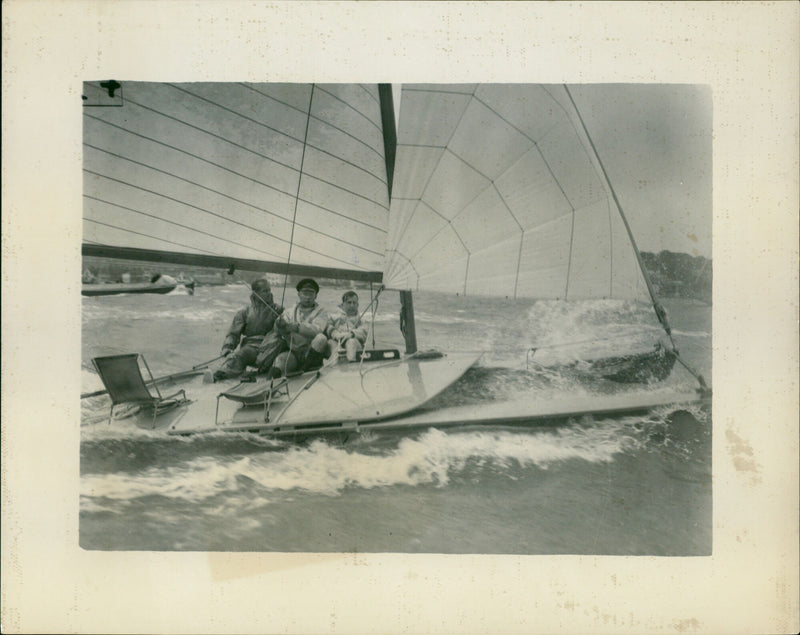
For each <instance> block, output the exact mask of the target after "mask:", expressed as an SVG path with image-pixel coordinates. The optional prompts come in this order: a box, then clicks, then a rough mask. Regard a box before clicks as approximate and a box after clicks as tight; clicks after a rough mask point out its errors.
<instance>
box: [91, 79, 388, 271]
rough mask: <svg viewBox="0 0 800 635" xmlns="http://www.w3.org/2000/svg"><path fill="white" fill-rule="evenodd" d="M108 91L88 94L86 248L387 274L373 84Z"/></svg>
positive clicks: (131, 85)
mask: <svg viewBox="0 0 800 635" xmlns="http://www.w3.org/2000/svg"><path fill="white" fill-rule="evenodd" d="M109 85H110V83H109V82H103V83H101V82H87V83H86V84H85V85H84V108H83V121H84V244H88V245H105V246H111V247H121V248H134V249H144V250H155V251H166V252H170V253H179V254H204V255H211V256H224V257H228V258H240V259H248V260H258V261H271V262H276V263H289V262H291V263H293V264H300V265H311V266H320V267H327V268H336V269H343V270H346V271H373V272H379V271H380V270H381V269H382V266H383V258H384V252H385V240H386V231H387V222H388V209H389V195H388V186H387V170H386V163H385V153H384V139H383V126H382V120H381V108H380V100H379V90H378V86H377V85H360V84H334V85H311V84H235V83H191V84H165V83H147V82H127V81H121V82H113V84H111V86H110V88H109ZM112 93H113V94H112Z"/></svg>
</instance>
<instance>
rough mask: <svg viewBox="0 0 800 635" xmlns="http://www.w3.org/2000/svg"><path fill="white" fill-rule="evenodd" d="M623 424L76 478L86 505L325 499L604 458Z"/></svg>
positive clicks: (473, 434)
mask: <svg viewBox="0 0 800 635" xmlns="http://www.w3.org/2000/svg"><path fill="white" fill-rule="evenodd" d="M631 430H634V429H633V428H631V427H630V425H629V423H626V422H624V421H623V422H621V421H604V422H602V424H598V423H595V422H593V421H591V420H590V419H587V420H586V421H584V422H582V423H579V424H574V425H570V426H566V427H558V428H545V429H537V430H525V431H517V430H510V429H499V430H488V429H483V430H461V431H447V432H445V431H442V430H438V429H430V430H427V431H425V432H423V433H420V434H418V435H417V436H415V437H406V438H402V439H400V440H399V442H397V443H396V445H392V446H391V447H386V445H385V443H383V442H382V441H381V439H380V437H378V435H365V436H362V437H361V438H360V440H359V441H356V443H355V444H354V445H348V446H340V445H332V444H329V443H328V442H326V441H324V440H316V441H314V442H312V443H311V444H309V445H307V446H302V447H299V446H289V445H284V446H282V448H283V449H282V451H275V448H276V447H277V446H273V448H272V449H269V450H267V451H259V452H256V453H252V454H249V455H247V456H242V455H241V454H236V455H235V456H220V455H214V456H202V457H196V456H195V457H194V458H190V459H188V460H185V461H182V462H180V463H178V464H175V465H170V466H168V467H160V466H152V467H149V468H147V469H143V470H136V471H131V472H122V471H117V472H114V473H107V474H103V473H95V474H86V475H84V476H82V478H81V496H82V497H83V498H84V502H83V503H82V506H83V509H84V510H92V509H94V508H96V507H97V506H103V505H104V503H103V502H102V501H103V500H115V501H123V502H124V501H133V500H135V499H139V498H142V497H149V496H160V497H165V498H169V499H180V500H184V501H189V502H198V501H203V500H207V499H210V498H213V497H216V496H218V495H225V496H228V495H232V494H241V493H242V490H243V489H245V490H248V491H252V490H258V492H259V493H260V494H262V498H263V500H264V502H268V501H269V500H270V496H271V495H276V494H277V493H280V492H283V493H286V492H291V491H294V490H298V491H299V490H302V491H306V492H313V493H317V494H322V495H328V496H335V495H338V494H339V493H341V492H342V491H344V490H345V489H348V488H362V489H373V488H383V487H390V486H411V487H417V486H426V485H427V486H433V487H444V486H446V485H448V484H449V483H450V482H451V480H452V479H458V478H474V477H475V475H474V473H475V472H476V471H478V472H480V471H483V470H491V471H492V472H493V473H496V472H498V471H499V472H501V473H504V474H506V475H507V477H508V478H510V479H515V478H517V477H518V475H519V470H527V469H539V470H546V469H548V468H549V467H550V466H552V465H554V464H556V463H561V462H564V461H572V460H578V461H587V462H591V463H598V462H610V461H613V460H614V458H615V457H616V456H617V455H619V454H621V453H624V452H627V451H631V450H633V449H635V448H636V447H638V446H639V444H640V441H639V440H637V438H636V436H635V435H632V434H630V431H631ZM128 450H129V451H130V448H128ZM220 450H221V451H224V450H225V446H224V445H223V446H222V447H221V448H218V451H220Z"/></svg>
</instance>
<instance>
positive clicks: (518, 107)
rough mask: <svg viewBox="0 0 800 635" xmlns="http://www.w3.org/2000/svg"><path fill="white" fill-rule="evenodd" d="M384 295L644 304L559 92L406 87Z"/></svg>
mask: <svg viewBox="0 0 800 635" xmlns="http://www.w3.org/2000/svg"><path fill="white" fill-rule="evenodd" d="M384 284H385V285H386V286H387V287H390V288H400V289H414V290H416V289H430V290H442V291H448V292H457V293H462V294H486V295H493V296H508V297H531V298H551V299H567V300H572V299H584V298H620V299H641V300H643V301H649V298H648V295H647V287H646V283H645V280H644V278H643V275H642V271H641V267H640V265H639V263H638V261H637V257H636V253H635V250H634V247H633V244H632V242H631V239H630V238H629V236H628V234H627V231H626V228H625V225H624V222H623V219H622V216H621V212H620V210H619V209H618V208H617V207H616V206H615V204H614V201H613V199H612V197H611V194H610V189H609V187H608V185H607V183H606V181H605V179H604V177H603V173H602V171H601V169H600V166H599V164H598V163H597V159H596V156H595V154H594V152H593V149H592V147H591V145H590V144H589V140H588V138H587V137H586V135H585V134H584V132H583V129H582V127H581V123H580V121H579V120H578V118H577V115H576V112H575V109H574V107H573V106H572V104H571V103H570V100H569V98H568V95H567V92H566V89H565V88H564V87H563V86H548V85H529V84H519V85H491V84H487V85H453V84H448V85H424V86H420V85H404V86H403V88H402V97H401V100H400V120H399V125H398V133H397V158H396V164H395V175H394V185H393V191H392V204H391V216H390V225H389V237H388V247H387V261H386V265H385V268H384Z"/></svg>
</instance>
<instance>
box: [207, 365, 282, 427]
mask: <svg viewBox="0 0 800 635" xmlns="http://www.w3.org/2000/svg"><path fill="white" fill-rule="evenodd" d="M280 395H283V396H285V397H286V398H287V399H288V398H289V381H288V380H287V378H286V377H280V378H278V379H271V380H270V381H269V382H240V383H239V384H237V385H236V386H234V387H233V388H230V389H228V390H226V391H225V392H221V393H219V395H217V411H216V413H215V414H214V425H219V400H220V399H230V400H231V401H235V402H238V403H240V404H241V405H243V406H261V405H263V406H264V421H269V409H270V406H271V405H272V398H273V397H278V396H280Z"/></svg>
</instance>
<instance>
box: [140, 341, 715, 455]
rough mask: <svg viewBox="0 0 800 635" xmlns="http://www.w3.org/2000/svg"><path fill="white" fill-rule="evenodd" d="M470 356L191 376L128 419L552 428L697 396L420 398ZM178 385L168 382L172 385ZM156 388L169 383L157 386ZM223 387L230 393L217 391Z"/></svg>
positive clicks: (318, 429) (286, 428) (228, 426)
mask: <svg viewBox="0 0 800 635" xmlns="http://www.w3.org/2000/svg"><path fill="white" fill-rule="evenodd" d="M476 361H477V357H476V356H474V355H469V354H451V355H445V356H442V357H439V358H433V359H424V358H414V357H406V358H404V359H400V360H392V361H380V362H369V363H364V364H347V363H339V364H337V365H334V366H331V367H326V368H323V369H321V370H320V371H314V372H310V373H304V374H302V375H297V376H294V377H291V378H290V379H289V380H288V391H282V392H288V394H275V395H273V397H272V398H271V399H269V398H268V390H267V387H268V386H269V383H268V382H267V381H266V380H265V379H263V378H260V379H259V380H258V381H255V382H243V383H239V382H238V381H236V380H227V381H224V382H220V383H216V384H215V383H210V382H208V381H207V378H204V379H201V378H200V377H198V376H194V377H193V378H188V381H182V382H180V385H181V387H183V388H185V390H186V394H187V397H188V398H189V399H190V403H189V404H187V405H185V406H181V407H178V408H176V409H174V410H172V411H170V412H167V413H164V414H163V415H159V416H158V417H157V418H156V419H155V420H154V418H153V416H152V412H146V411H141V412H139V413H138V414H134V417H135V418H134V421H135V423H136V425H137V426H139V427H142V428H145V429H152V428H154V427H155V428H157V429H158V430H161V431H163V432H166V433H167V434H171V435H192V434H202V433H219V432H230V433H236V432H239V433H241V432H248V433H258V434H262V435H267V436H273V437H283V438H286V437H288V438H292V439H295V440H303V439H306V438H309V437H315V436H328V435H339V434H342V433H344V434H350V433H360V432H368V431H370V430H371V431H394V432H398V431H399V432H402V431H410V430H414V429H419V428H429V427H437V428H452V427H465V426H467V427H469V426H480V427H485V428H487V429H493V428H497V427H498V426H499V427H509V426H511V427H526V426H540V425H554V424H558V423H559V422H563V421H564V420H568V419H576V418H581V417H584V416H587V415H591V416H594V417H618V416H626V415H636V414H641V413H644V412H648V411H651V410H652V409H654V408H658V407H663V406H671V407H675V408H684V407H687V406H689V405H692V404H694V405H697V404H702V403H704V401H703V399H701V397H700V395H699V393H698V392H697V391H694V390H676V389H672V388H667V387H664V388H661V389H658V388H656V389H653V388H642V389H641V390H638V391H636V390H634V391H625V392H624V393H618V394H607V395H597V394H593V395H587V396H575V395H567V396H560V397H558V396H556V397H554V396H552V395H546V394H542V395H541V396H540V397H538V398H536V399H532V398H531V397H530V396H527V397H526V398H524V399H519V400H516V401H515V400H508V399H506V400H501V401H486V402H484V403H477V404H476V403H470V404H469V405H460V404H455V405H451V406H448V405H445V406H442V405H441V404H439V405H438V406H437V407H435V408H434V407H428V406H427V405H426V404H427V403H428V402H429V401H430V400H431V399H432V398H433V397H435V396H436V395H438V394H440V393H441V392H442V391H445V390H446V389H447V388H448V387H449V386H451V385H452V384H453V383H454V382H455V381H457V380H458V379H459V378H460V377H461V376H462V375H463V374H464V373H465V372H466V371H467V370H468V369H469V368H470V367H471V366H472V365H473V364H474V363H475V362H476ZM176 385H177V384H176ZM165 389H168V388H167V387H165ZM222 393H225V394H227V395H233V396H234V397H235V398H236V399H237V400H236V401H234V400H233V399H229V398H226V397H224V396H223V397H220V395H221V394H222Z"/></svg>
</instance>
